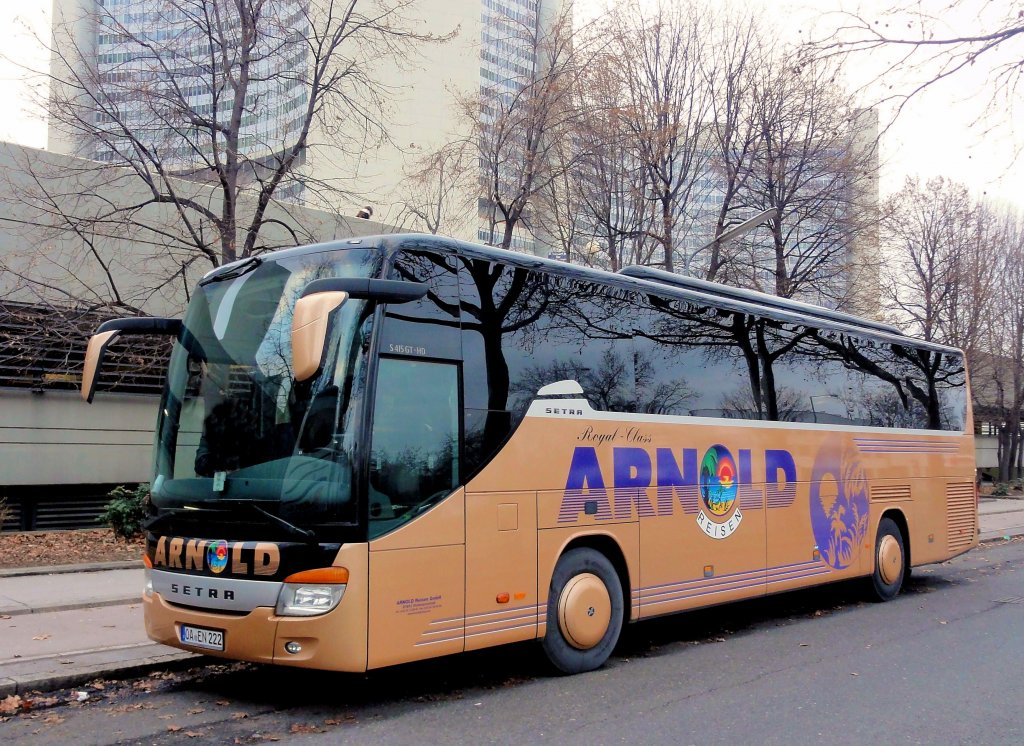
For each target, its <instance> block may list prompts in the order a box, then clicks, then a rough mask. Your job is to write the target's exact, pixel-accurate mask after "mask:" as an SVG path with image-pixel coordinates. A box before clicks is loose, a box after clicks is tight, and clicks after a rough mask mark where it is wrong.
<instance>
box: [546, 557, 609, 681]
mask: <svg viewBox="0 0 1024 746" xmlns="http://www.w3.org/2000/svg"><path fill="white" fill-rule="evenodd" d="M612 543H613V544H614V542H612ZM624 599H625V596H624V588H623V585H622V581H621V579H620V574H619V571H618V570H617V569H616V567H615V564H614V563H613V561H612V560H611V559H610V558H609V557H608V556H607V555H606V554H605V553H604V552H602V551H601V550H600V549H597V548H595V546H593V544H592V543H588V542H585V541H583V542H573V543H571V544H569V545H568V546H567V547H566V548H565V550H564V551H563V552H562V554H561V555H560V556H559V558H558V561H557V562H556V563H555V569H554V572H553V573H552V575H551V583H550V588H549V592H548V603H547V625H546V631H545V634H544V637H543V638H542V639H541V645H542V647H543V648H544V652H545V654H546V655H547V657H548V660H550V661H551V663H552V665H554V666H555V668H557V669H558V670H559V671H561V672H562V673H568V674H574V673H583V672H584V671H592V670H594V669H596V668H600V667H601V666H602V665H604V663H605V661H607V660H608V657H609V656H610V655H611V653H612V650H614V648H615V645H616V644H617V643H618V640H619V634H620V633H621V631H622V625H623V622H624V619H625V616H626V608H627V607H626V604H625V600H624Z"/></svg>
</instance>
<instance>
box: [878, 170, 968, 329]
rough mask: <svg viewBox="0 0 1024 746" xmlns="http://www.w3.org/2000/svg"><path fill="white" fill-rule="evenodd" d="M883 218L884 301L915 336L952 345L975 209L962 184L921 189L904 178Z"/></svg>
mask: <svg viewBox="0 0 1024 746" xmlns="http://www.w3.org/2000/svg"><path fill="white" fill-rule="evenodd" d="M885 212H886V218H885V220H884V222H883V226H884V237H885V243H886V246H887V247H888V249H889V250H890V254H891V256H892V257H893V259H894V261H893V262H892V263H891V264H890V265H889V272H888V275H889V276H888V277H887V278H886V282H885V284H884V288H885V291H886V295H887V296H888V297H887V299H888V301H889V302H890V303H891V304H892V306H893V308H894V309H895V310H896V312H897V316H898V318H899V319H900V320H901V321H902V322H903V324H904V325H905V326H908V327H909V328H910V331H911V332H912V333H913V334H914V335H915V336H918V337H921V338H922V339H925V340H927V341H929V342H943V343H952V342H953V340H951V339H950V336H951V335H950V333H949V332H950V325H951V324H955V323H957V322H958V320H956V319H955V315H956V314H955V309H956V308H957V306H958V304H960V303H961V302H962V301H961V299H960V298H959V297H958V296H959V295H960V292H961V284H962V283H963V282H965V281H966V280H967V277H965V270H966V269H967V261H968V259H969V257H970V248H971V245H972V243H973V242H974V241H975V240H976V230H975V223H976V217H977V207H976V206H975V205H974V204H973V201H972V200H971V198H970V195H969V194H968V193H967V188H966V187H964V186H963V185H962V184H956V183H953V182H949V181H947V180H946V179H943V178H942V177H938V178H935V179H930V180H928V182H927V183H926V184H924V185H923V186H922V185H921V183H920V181H918V180H917V179H911V178H909V177H908V178H907V180H906V182H905V183H904V185H903V189H902V190H901V191H900V192H899V193H897V194H895V195H893V196H892V197H891V198H890V199H889V205H888V209H887V210H886V211H885Z"/></svg>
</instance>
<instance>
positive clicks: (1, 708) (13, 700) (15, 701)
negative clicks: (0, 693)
mask: <svg viewBox="0 0 1024 746" xmlns="http://www.w3.org/2000/svg"><path fill="white" fill-rule="evenodd" d="M22 704H23V703H22V699H21V697H19V696H18V695H17V694H12V695H10V696H8V697H4V698H3V699H0V715H13V714H15V713H16V712H18V710H20V709H22Z"/></svg>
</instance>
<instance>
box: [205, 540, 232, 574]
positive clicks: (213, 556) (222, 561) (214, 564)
mask: <svg viewBox="0 0 1024 746" xmlns="http://www.w3.org/2000/svg"><path fill="white" fill-rule="evenodd" d="M206 564H208V565H209V566H210V570H211V572H216V573H221V572H224V568H225V567H227V566H228V543H227V542H226V541H224V540H223V539H221V540H220V541H215V542H213V543H212V544H210V546H209V547H207V549H206Z"/></svg>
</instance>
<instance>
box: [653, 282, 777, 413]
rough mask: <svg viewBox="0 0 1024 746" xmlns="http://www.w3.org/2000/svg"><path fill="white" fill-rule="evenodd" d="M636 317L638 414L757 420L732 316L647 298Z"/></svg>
mask: <svg viewBox="0 0 1024 746" xmlns="http://www.w3.org/2000/svg"><path fill="white" fill-rule="evenodd" d="M635 311H636V313H635V315H634V318H635V319H636V322H635V327H636V329H635V343H636V387H637V404H638V406H639V408H640V409H639V411H642V412H644V413H646V414H673V415H692V416H696V417H753V418H754V419H759V418H760V415H759V413H758V407H757V405H756V403H754V402H753V394H752V388H751V383H750V380H751V379H750V377H749V374H748V367H747V357H746V356H745V355H744V354H743V349H742V348H741V346H740V345H739V344H738V343H737V339H736V337H735V329H734V324H733V322H734V319H733V318H732V317H731V315H720V314H719V313H718V312H717V311H715V310H713V309H709V308H706V307H703V306H699V305H696V304H693V303H687V302H684V301H671V302H668V301H663V300H660V299H656V298H652V297H650V296H640V300H638V301H637V303H636V306H635Z"/></svg>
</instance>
